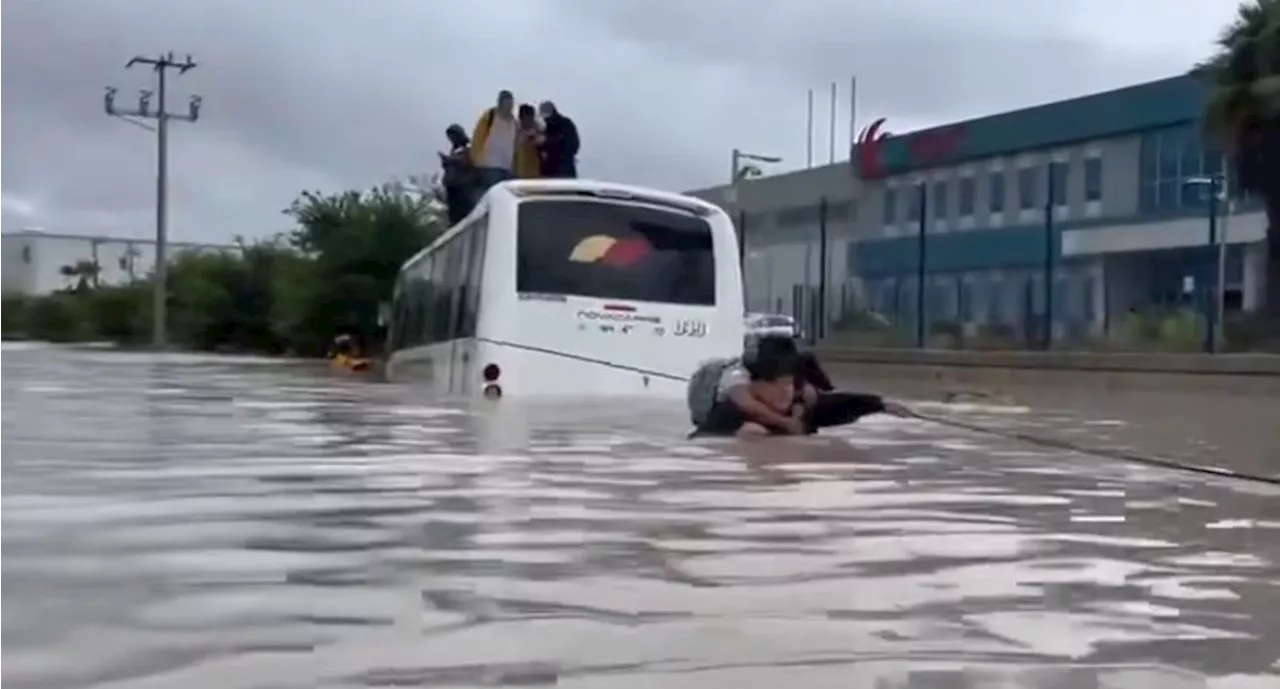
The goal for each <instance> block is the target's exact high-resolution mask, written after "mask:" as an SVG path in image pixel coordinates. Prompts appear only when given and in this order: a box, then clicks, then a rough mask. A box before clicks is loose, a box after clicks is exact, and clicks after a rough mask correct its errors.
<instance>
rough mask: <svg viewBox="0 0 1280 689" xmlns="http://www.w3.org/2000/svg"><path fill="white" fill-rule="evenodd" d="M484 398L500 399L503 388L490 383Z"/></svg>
mask: <svg viewBox="0 0 1280 689" xmlns="http://www.w3.org/2000/svg"><path fill="white" fill-rule="evenodd" d="M484 397H485V399H490V400H496V399H498V398H499V397H502V387H501V386H499V385H498V384H497V383H489V384H488V385H486V386H484Z"/></svg>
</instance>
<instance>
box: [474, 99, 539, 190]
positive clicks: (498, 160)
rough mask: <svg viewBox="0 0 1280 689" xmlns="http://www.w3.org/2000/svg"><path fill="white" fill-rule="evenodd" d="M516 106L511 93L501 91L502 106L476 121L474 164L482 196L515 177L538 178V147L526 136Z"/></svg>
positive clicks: (485, 113)
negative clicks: (499, 183)
mask: <svg viewBox="0 0 1280 689" xmlns="http://www.w3.org/2000/svg"><path fill="white" fill-rule="evenodd" d="M515 105H516V99H515V97H514V96H513V95H512V94H511V92H510V91H505V90H504V91H500V92H499V93H498V104H497V105H496V106H494V107H492V108H488V109H486V110H485V111H484V112H483V113H481V114H480V119H479V120H477V121H476V128H475V132H474V133H473V134H472V136H471V164H472V165H474V166H475V169H476V171H477V176H478V177H479V178H480V189H479V192H480V193H481V194H483V193H484V191H485V190H487V189H488V188H489V187H491V186H493V185H494V184H497V183H498V182H501V181H503V180H506V179H511V178H512V177H537V176H538V169H539V160H538V147H537V144H536V142H534V141H532V140H531V139H530V138H529V137H527V136H525V135H523V134H522V132H521V127H520V123H519V121H517V120H516V113H515Z"/></svg>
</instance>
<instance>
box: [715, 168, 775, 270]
mask: <svg viewBox="0 0 1280 689" xmlns="http://www.w3.org/2000/svg"><path fill="white" fill-rule="evenodd" d="M781 162H782V158H779V157H778V156H767V155H761V154H759V153H745V152H743V151H742V150H741V149H737V148H735V149H733V156H732V158H731V160H730V167H729V188H728V189H727V190H726V191H725V200H726V201H728V202H729V203H730V204H732V205H737V204H738V182H741V181H742V180H744V179H750V178H752V177H759V176H760V175H763V174H764V171H763V170H761V169H760V166H758V165H756V164H755V163H765V164H769V165H772V164H775V163H781ZM745 219H746V213H745V212H743V210H742V208H741V207H739V208H738V217H737V222H736V223H734V224H735V225H737V228H738V263H740V264H741V263H742V262H743V261H744V260H745V258H746V254H745V253H744V252H745V251H746V247H747V233H746V228H745V227H743V225H744V224H745V223H744V221H745Z"/></svg>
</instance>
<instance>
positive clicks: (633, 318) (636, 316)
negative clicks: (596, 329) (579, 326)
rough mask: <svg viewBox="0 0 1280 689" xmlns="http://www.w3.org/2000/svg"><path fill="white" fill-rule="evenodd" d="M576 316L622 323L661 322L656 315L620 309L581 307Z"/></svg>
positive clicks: (584, 318) (590, 319) (589, 319)
mask: <svg viewBox="0 0 1280 689" xmlns="http://www.w3.org/2000/svg"><path fill="white" fill-rule="evenodd" d="M578 318H580V319H583V320H588V321H617V322H622V323H632V322H640V323H661V322H662V319H661V318H659V317H657V316H646V315H644V314H642V313H626V312H620V311H589V310H587V309H582V310H580V311H578Z"/></svg>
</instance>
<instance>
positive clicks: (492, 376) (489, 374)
mask: <svg viewBox="0 0 1280 689" xmlns="http://www.w3.org/2000/svg"><path fill="white" fill-rule="evenodd" d="M480 375H481V376H482V377H484V382H486V383H492V382H494V381H496V380H498V377H499V376H501V375H502V369H500V368H498V365H497V364H489V365H487V366H485V367H484V369H483V370H482V371H481V372H480Z"/></svg>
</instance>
